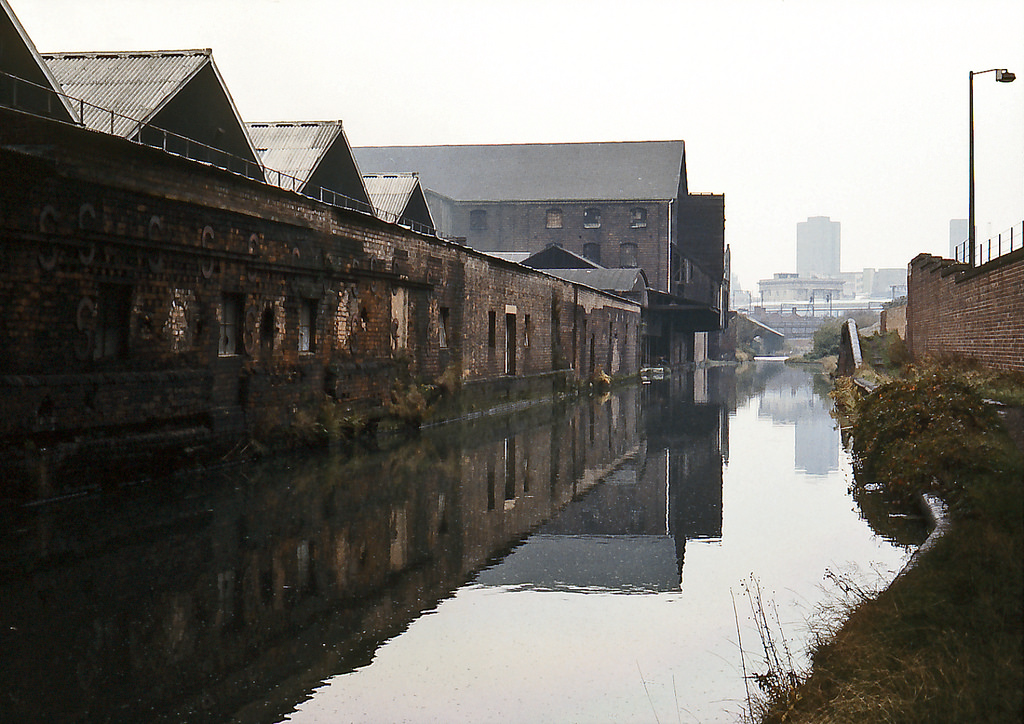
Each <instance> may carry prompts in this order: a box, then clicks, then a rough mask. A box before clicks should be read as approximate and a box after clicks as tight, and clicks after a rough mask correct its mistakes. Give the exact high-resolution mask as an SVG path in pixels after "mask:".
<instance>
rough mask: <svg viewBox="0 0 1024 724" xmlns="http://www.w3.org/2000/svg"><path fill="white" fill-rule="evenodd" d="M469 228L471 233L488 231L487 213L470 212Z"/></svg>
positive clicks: (480, 210)
mask: <svg viewBox="0 0 1024 724" xmlns="http://www.w3.org/2000/svg"><path fill="white" fill-rule="evenodd" d="M469 228H470V230H471V231H487V212H486V211H484V210H483V209H473V210H472V211H470V212H469Z"/></svg>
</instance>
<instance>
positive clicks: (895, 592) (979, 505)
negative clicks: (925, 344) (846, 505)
mask: <svg viewBox="0 0 1024 724" xmlns="http://www.w3.org/2000/svg"><path fill="white" fill-rule="evenodd" d="M906 375H907V376H906V377H904V378H902V379H897V380H893V381H890V382H888V383H886V384H884V385H883V386H882V387H880V388H879V389H878V390H876V391H875V393H874V394H872V395H870V396H868V397H866V398H864V399H863V400H859V399H858V396H857V394H856V393H855V390H854V388H853V387H852V386H850V385H848V384H846V383H842V382H840V383H837V385H836V391H835V393H834V396H835V397H836V398H837V403H838V404H839V405H841V406H843V407H844V408H845V409H846V412H847V413H848V416H847V417H846V418H845V419H846V422H847V424H848V426H849V428H850V431H851V432H852V435H853V441H854V452H855V455H856V470H855V482H854V486H855V487H856V486H864V487H867V486H872V487H881V488H882V489H884V490H885V491H887V492H889V493H891V495H892V497H894V498H896V499H902V500H905V499H907V498H908V497H910V496H912V495H913V494H914V493H917V492H923V491H930V492H934V493H937V494H939V495H941V496H944V497H946V498H947V500H949V501H950V502H951V503H952V507H951V516H952V525H951V526H950V529H949V532H948V533H947V534H946V535H944V536H943V537H942V538H941V539H939V540H938V541H937V542H936V544H935V545H934V546H933V547H932V548H931V549H930V550H929V551H928V553H927V554H925V555H923V556H920V557H919V558H918V559H917V562H916V565H915V566H914V567H912V568H911V569H909V570H908V571H905V572H904V573H903V574H901V575H900V576H899V577H897V579H896V580H895V581H894V582H893V583H892V585H890V586H889V587H888V588H887V589H886V590H884V591H882V592H881V593H879V594H877V595H874V594H871V593H868V594H867V595H858V596H853V597H850V598H848V599H846V600H845V602H844V605H843V606H842V608H841V610H840V612H839V614H838V615H836V616H835V617H834V618H832V619H831V620H832V621H842V622H843V623H842V624H841V626H840V625H839V624H836V625H835V626H825V627H824V628H823V629H822V630H821V632H820V635H819V637H818V640H817V641H816V642H815V644H814V646H813V651H812V663H813V669H812V672H811V673H810V674H809V675H808V674H804V675H801V676H799V684H798V685H797V686H795V687H792V688H791V689H788V690H783V691H773V690H769V691H768V694H769V696H766V697H765V698H764V699H762V700H761V701H760V702H754V704H753V705H752V706H751V714H752V715H753V716H756V717H757V719H758V720H759V721H762V722H769V723H775V722H816V723H820V722H835V723H837V724H840V723H842V724H845V723H853V722H868V721H870V722H922V723H923V722H929V723H934V722H982V721H983V722H1009V721H1021V712H1022V711H1024V659H1022V656H1021V651H1022V646H1024V605H1022V600H1024V595H1022V594H1024V569H1022V560H1024V556H1022V552H1024V462H1022V458H1021V454H1020V452H1019V451H1017V450H1016V449H1014V448H1013V447H1012V445H1011V443H1010V442H1009V440H1008V438H1007V436H1006V431H1005V430H1004V429H1003V428H1002V425H1001V424H1000V422H999V419H998V417H997V416H996V415H995V414H994V413H992V411H991V410H990V409H989V407H988V406H987V405H985V404H984V403H982V401H981V397H982V395H981V394H979V391H978V390H979V387H981V386H989V385H990V386H992V387H994V388H998V389H1004V390H1005V391H1006V392H1008V393H1012V394H1019V393H1021V392H1024V388H1018V387H1016V385H1017V384H1018V383H1017V378H1016V377H1015V376H1012V375H1010V376H1005V375H997V374H995V373H991V372H986V373H982V372H980V371H979V370H973V371H971V370H965V369H963V368H959V369H957V370H948V369H947V370H941V369H939V368H935V367H931V368H929V369H926V370H921V369H917V370H915V369H908V370H906ZM983 380H984V382H983ZM986 396H987V395H986ZM771 680H772V681H776V682H777V681H784V680H785V679H784V677H783V675H781V674H779V673H776V674H775V675H774V676H773V677H772V679H771Z"/></svg>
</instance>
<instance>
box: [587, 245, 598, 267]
mask: <svg viewBox="0 0 1024 724" xmlns="http://www.w3.org/2000/svg"><path fill="white" fill-rule="evenodd" d="M583 256H584V258H586V259H590V261H592V262H594V263H595V264H600V263H601V245H600V244H595V243H590V244H584V245H583Z"/></svg>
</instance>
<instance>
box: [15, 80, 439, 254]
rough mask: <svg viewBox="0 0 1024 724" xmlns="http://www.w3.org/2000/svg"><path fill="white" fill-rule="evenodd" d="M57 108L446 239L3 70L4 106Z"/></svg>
mask: <svg viewBox="0 0 1024 724" xmlns="http://www.w3.org/2000/svg"><path fill="white" fill-rule="evenodd" d="M55 103H56V104H57V105H58V106H60V107H64V108H68V109H71V110H72V115H71V117H72V120H73V122H74V124H75V125H77V126H81V127H91V128H93V130H99V129H98V128H96V126H97V125H100V124H97V123H96V119H97V116H100V117H101V118H102V126H103V128H102V130H103V131H104V132H107V133H110V134H111V135H117V136H121V137H122V138H125V139H127V140H128V141H131V142H132V143H137V144H139V145H140V146H148V147H150V148H157V149H160V150H161V151H164V152H165V153H169V154H171V155H174V156H180V157H182V158H187V159H188V160H190V161H196V162H198V163H202V164H205V165H208V166H213V167H214V168H218V169H221V170H224V171H228V172H229V173H233V174H235V175H238V176H244V177H246V178H248V179H251V180H253V181H257V182H262V183H265V184H267V185H269V186H276V187H277V188H281V189H284V190H286V191H292V192H294V193H297V194H299V195H300V196H304V197H306V198H308V199H313V200H315V201H319V202H320V203H323V204H327V205H328V206H333V207H335V208H339V209H347V210H349V211H356V212H359V213H362V214H366V215H367V216H372V217H374V218H378V219H380V220H381V221H385V222H387V223H391V224H396V225H398V226H401V227H403V228H406V229H409V230H410V231H414V232H416V233H418V234H423V235H426V236H436V237H438V238H444V237H442V236H441V235H440V234H439V233H438V232H437V230H436V229H434V228H433V227H432V226H430V225H427V224H422V223H420V222H417V221H414V220H413V219H409V218H407V217H405V216H402V215H400V214H395V213H392V212H387V211H383V210H374V208H373V207H372V206H371V205H370V204H368V203H366V202H365V201H361V200H360V199H354V198H352V197H351V196H346V195H345V194H342V193H339V192H337V191H334V190H333V189H329V188H325V187H323V186H315V187H310V186H307V185H306V183H305V181H303V180H302V179H300V178H298V177H297V176H293V175H291V174H289V173H285V172H284V171H278V170H275V169H272V168H268V167H266V166H264V165H263V164H261V163H258V162H254V161H252V160H250V159H247V158H243V157H241V156H236V155H234V154H232V153H229V152H227V151H224V150H223V149H219V148H215V147H214V146H210V145H208V144H205V143H202V142H200V141H196V140H194V139H191V138H187V137H185V136H182V135H180V134H177V133H174V132H173V131H168V130H167V129H165V128H160V127H159V126H154V125H152V124H149V123H145V122H144V121H141V120H139V119H137V118H132V117H131V116H126V115H123V114H121V113H118V112H117V111H114V110H111V109H108V108H101V107H100V106H97V105H94V104H92V103H89V102H88V101H86V100H85V99H83V98H75V97H73V96H69V95H67V94H65V93H58V92H57V91H54V90H53V89H52V88H49V87H47V86H43V85H39V84H38V83H33V82H32V81H28V80H25V79H24V78H19V77H18V76H15V75H11V74H10V73H5V72H4V71H0V105H4V106H7V107H9V108H14V109H17V110H22V111H26V112H28V113H33V114H36V115H39V114H42V115H45V116H46V117H48V118H51V119H53V120H56V121H58V122H66V121H64V119H63V118H61V117H59V116H58V115H56V112H55V108H54V105H55ZM75 111H77V116H78V117H77V118H75V115H74V112H75ZM86 113H89V114H90V120H91V121H92V124H91V125H90V126H86V123H85V118H86ZM123 121H128V128H129V129H130V132H129V133H128V134H126V135H122V134H119V133H117V132H116V130H115V129H116V128H117V126H118V125H119V124H120V125H123V123H122V122H123ZM272 179H274V180H276V181H277V183H272Z"/></svg>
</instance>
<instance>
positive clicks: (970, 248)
mask: <svg viewBox="0 0 1024 724" xmlns="http://www.w3.org/2000/svg"><path fill="white" fill-rule="evenodd" d="M982 73H995V74H996V82H997V83H1012V82H1013V81H1014V80H1015V79H1016V78H1017V76H1015V75H1014V74H1013V73H1011V72H1010V71H1008V70H1007V69H1006V68H989V69H988V70H979V71H973V70H972V71H970V72H969V76H970V77H969V81H970V92H969V95H968V104H967V110H968V113H969V114H970V117H971V118H970V152H969V156H970V158H969V161H968V165H969V166H970V191H969V193H968V201H967V253H968V254H970V255H971V258H970V265H971V266H972V267H973V266H974V265H975V264H974V247H975V236H974V76H976V75H981V74H982Z"/></svg>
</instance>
